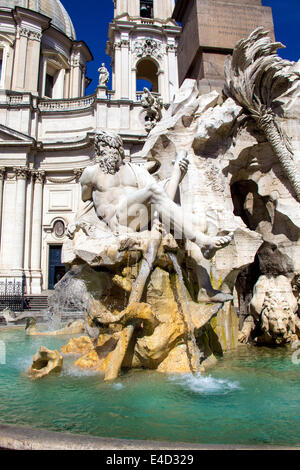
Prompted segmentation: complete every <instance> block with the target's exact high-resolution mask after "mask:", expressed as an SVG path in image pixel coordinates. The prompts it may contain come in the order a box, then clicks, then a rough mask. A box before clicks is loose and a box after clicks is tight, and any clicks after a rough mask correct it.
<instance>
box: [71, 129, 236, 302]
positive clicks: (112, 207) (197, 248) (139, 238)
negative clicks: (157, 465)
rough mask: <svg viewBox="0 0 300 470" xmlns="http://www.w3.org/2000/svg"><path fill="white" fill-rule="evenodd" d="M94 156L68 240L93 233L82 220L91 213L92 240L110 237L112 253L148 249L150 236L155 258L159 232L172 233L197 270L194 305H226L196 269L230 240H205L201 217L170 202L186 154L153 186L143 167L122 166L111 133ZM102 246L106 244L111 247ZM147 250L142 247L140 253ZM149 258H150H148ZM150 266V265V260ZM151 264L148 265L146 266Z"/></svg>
mask: <svg viewBox="0 0 300 470" xmlns="http://www.w3.org/2000/svg"><path fill="white" fill-rule="evenodd" d="M95 153H96V159H95V160H96V161H95V163H94V165H92V166H89V167H87V168H86V169H85V170H84V172H83V174H82V176H81V178H80V183H81V190H82V201H83V203H84V205H83V207H82V209H81V210H80V211H79V212H78V214H77V216H76V221H75V223H73V224H71V225H69V227H68V231H67V234H68V236H69V237H70V238H72V237H74V234H75V232H76V231H77V230H78V229H80V228H81V229H82V230H84V231H85V233H86V234H87V236H91V235H92V234H93V233H96V232H97V228H96V227H95V226H93V224H88V223H87V222H86V221H84V220H83V219H84V216H86V214H87V213H88V212H90V211H91V210H92V211H94V212H95V213H96V215H97V218H98V220H99V221H100V222H101V224H102V228H101V230H102V235H101V234H100V235H98V237H103V240H105V239H106V240H107V238H108V234H110V235H111V236H112V237H114V239H115V240H116V239H118V243H119V244H118V248H117V250H118V252H121V251H122V250H124V249H126V248H128V247H130V246H131V247H133V246H136V244H137V243H141V244H143V243H144V244H145V242H146V244H148V245H149V244H150V245H151V242H153V240H154V239H155V236H154V235H156V238H157V240H158V243H157V241H156V248H154V249H153V250H150V251H152V252H155V251H156V252H157V249H158V245H159V244H160V241H161V233H162V232H164V233H165V235H167V236H168V235H169V234H170V232H172V234H173V235H174V238H176V234H180V235H181V236H182V238H183V242H184V243H187V244H188V250H189V253H191V256H192V258H193V260H194V261H195V262H196V265H197V266H198V268H199V269H198V271H197V277H198V280H199V284H201V286H200V287H201V289H200V291H201V299H199V300H201V301H215V302H225V301H228V300H231V299H232V296H231V295H229V294H224V293H222V292H220V291H217V290H214V289H213V288H212V286H211V283H210V279H209V276H208V273H207V270H206V269H204V268H203V267H201V263H202V261H203V260H204V259H205V258H206V259H210V258H211V257H213V256H214V254H215V253H216V251H217V250H220V249H222V248H224V247H225V246H227V245H228V244H229V243H230V242H231V240H232V236H233V235H232V233H229V234H226V235H222V236H210V235H209V234H207V233H205V232H206V231H207V227H206V221H205V217H204V216H199V215H196V214H187V213H185V212H184V210H183V208H182V207H181V206H180V205H178V204H176V203H175V202H174V198H175V195H176V192H177V189H178V186H179V184H180V182H181V181H182V179H183V178H184V176H185V174H186V172H187V170H188V165H189V161H188V158H187V154H186V152H185V151H181V152H179V153H178V155H177V157H176V160H175V163H174V167H173V173H172V175H171V177H170V178H168V179H167V180H164V181H160V182H157V181H156V180H155V178H154V177H153V176H152V175H151V174H150V173H149V172H148V171H147V169H146V168H145V167H143V166H139V165H136V164H133V163H127V162H125V160H124V148H123V142H122V139H121V137H120V136H119V135H117V134H115V133H114V132H104V131H103V132H100V133H98V134H96V137H95ZM151 214H152V215H154V217H153V218H152V226H153V227H156V229H157V230H155V229H154V231H153V229H152V232H150V239H149V238H148V241H147V234H148V237H149V231H148V226H149V223H150V222H151ZM107 243H108V244H110V245H111V244H112V242H111V241H109V242H107ZM144 248H145V247H144ZM147 249H148V247H146V248H145V249H144V251H147ZM148 251H149V250H148ZM151 256H152V257H153V253H152V255H151ZM154 257H155V256H154ZM151 262H152V263H153V260H152V261H151ZM151 262H149V260H148V262H147V263H148V266H149V265H151ZM150 270H151V267H150ZM148 274H149V272H148ZM146 278H147V275H146ZM145 282H146V279H144V280H142V281H141V284H142V285H141V286H140V288H139V289H137V290H136V291H137V292H142V290H143V288H144V285H145ZM139 297H140V295H139V294H137V293H136V294H135V298H134V301H136V302H139V301H140V298H139Z"/></svg>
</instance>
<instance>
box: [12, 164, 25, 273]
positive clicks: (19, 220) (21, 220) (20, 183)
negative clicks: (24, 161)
mask: <svg viewBox="0 0 300 470" xmlns="http://www.w3.org/2000/svg"><path fill="white" fill-rule="evenodd" d="M14 171H15V173H16V177H17V194H16V211H15V234H14V238H15V245H14V266H15V269H16V270H17V271H19V272H20V275H21V273H22V271H23V265H24V237H25V212H26V211H25V207H26V179H27V169H26V168H14Z"/></svg>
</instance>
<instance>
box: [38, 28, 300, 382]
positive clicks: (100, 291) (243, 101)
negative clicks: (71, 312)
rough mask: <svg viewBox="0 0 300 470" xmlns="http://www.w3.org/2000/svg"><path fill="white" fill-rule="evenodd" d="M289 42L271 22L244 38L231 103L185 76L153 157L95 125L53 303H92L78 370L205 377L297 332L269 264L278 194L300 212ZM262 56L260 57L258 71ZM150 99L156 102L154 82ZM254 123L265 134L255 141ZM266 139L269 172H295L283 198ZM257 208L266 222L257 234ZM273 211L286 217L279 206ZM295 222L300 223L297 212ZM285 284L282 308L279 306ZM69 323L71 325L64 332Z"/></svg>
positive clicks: (150, 144) (283, 249)
mask: <svg viewBox="0 0 300 470" xmlns="http://www.w3.org/2000/svg"><path fill="white" fill-rule="evenodd" d="M279 46H280V45H279V44H272V42H271V40H270V39H269V38H267V36H266V33H265V32H264V31H263V30H262V29H261V28H260V29H258V30H256V31H255V32H253V33H252V35H250V37H249V38H248V39H247V40H244V41H241V42H240V43H238V44H237V46H236V48H235V50H234V54H233V57H232V59H228V61H227V63H226V66H225V75H226V86H225V88H224V93H225V94H226V96H227V98H223V102H222V103H221V97H220V96H219V94H218V93H217V92H211V93H209V94H207V95H199V92H198V88H197V85H196V82H195V81H194V80H191V79H187V80H185V82H184V83H183V85H182V86H181V88H180V89H179V90H178V92H177V93H176V95H175V97H174V100H173V102H172V103H171V106H170V108H169V109H168V111H167V112H166V113H165V115H164V117H162V116H161V115H160V117H159V119H160V120H158V121H157V123H156V125H155V126H154V127H153V129H152V130H151V131H150V132H149V135H148V138H147V140H146V143H145V145H144V148H143V150H142V155H143V157H144V159H145V161H147V162H148V164H147V165H146V166H139V165H137V164H134V163H132V162H127V161H126V160H125V158H124V149H123V142H122V140H121V138H120V136H118V135H117V134H115V133H114V132H106V131H100V132H98V133H97V134H96V136H95V158H94V162H93V164H92V165H91V166H89V167H87V168H86V169H85V171H84V172H83V174H82V177H81V179H80V184H81V190H82V203H81V207H80V208H79V210H78V213H77V215H76V218H75V220H74V222H73V223H71V224H70V225H69V227H68V240H67V241H66V242H65V244H64V247H63V262H64V263H65V264H66V265H67V266H68V268H69V270H68V273H67V274H66V275H65V277H64V278H63V279H62V280H61V281H60V282H59V283H58V284H57V287H56V293H55V294H54V296H53V299H52V310H53V311H54V310H58V311H59V309H62V308H64V307H65V305H66V304H68V302H69V303H70V302H71V303H72V304H73V305H75V306H77V307H78V308H80V310H81V311H83V312H85V318H86V320H85V333H86V334H85V336H83V337H82V339H81V340H77V341H76V342H74V340H71V342H70V343H69V344H67V345H66V346H65V348H64V351H65V353H67V352H68V353H69V354H71V353H74V352H78V350H80V351H81V352H82V353H83V355H82V357H80V358H79V359H77V360H76V363H75V364H76V366H77V367H80V368H83V369H85V368H88V369H92V370H96V371H98V372H99V373H102V374H104V378H105V381H108V380H114V379H116V378H117V377H118V375H119V374H120V373H121V370H122V369H124V370H125V369H126V370H128V369H132V368H133V369H136V368H146V369H155V370H157V371H159V372H164V373H173V372H176V373H178V372H180V373H188V372H192V373H197V372H198V371H200V370H201V371H205V370H206V369H207V368H208V367H210V366H211V365H215V364H216V361H217V356H219V355H220V354H221V353H223V352H225V351H226V350H230V349H232V348H235V347H237V344H238V341H240V342H241V343H248V342H249V341H252V340H253V341H255V342H256V343H257V344H286V343H291V342H293V341H296V340H297V339H298V336H297V334H298V332H300V326H299V325H300V320H299V318H298V316H297V314H296V311H297V308H298V307H297V306H298V304H297V300H296V298H295V295H294V294H293V291H292V285H291V282H290V279H289V278H290V274H289V273H288V272H286V273H284V272H282V271H281V272H280V273H279V272H278V269H277V268H274V264H276V263H279V264H280V263H282V261H277V258H278V257H274V260H273V266H272V268H271V269H268V268H264V266H263V262H261V261H260V259H261V257H262V256H263V254H264V251H265V250H266V249H267V247H268V245H270V242H271V238H270V235H269V234H268V233H267V231H266V229H265V228H264V227H265V226H266V224H265V222H264V219H263V217H264V211H266V210H267V211H269V212H270V207H271V204H272V207H273V209H272V210H273V214H275V213H276V211H277V213H278V214H281V215H280V216H281V217H283V216H284V217H287V215H288V214H289V215H290V209H289V208H287V205H286V204H285V203H284V200H286V198H287V197H288V198H289V199H288V200H289V203H290V204H291V205H292V206H295V211H296V209H297V211H298V201H297V199H298V192H297V191H298V189H297V188H298V170H297V167H296V164H295V163H291V162H294V160H295V156H294V155H293V149H292V148H291V146H290V145H289V144H288V143H287V142H288V141H287V138H286V137H285V131H284V125H285V121H282V122H279V117H278V115H277V114H276V111H277V112H278V109H279V107H280V109H281V111H282V110H283V109H284V104H285V102H286V101H287V102H288V104H289V106H291V103H293V100H292V98H291V96H293V93H296V91H297V86H298V83H299V80H298V79H299V74H298V72H297V71H296V68H295V65H294V64H293V63H290V62H287V61H283V60H281V59H280V58H279V57H278V56H277V55H276V53H275V50H276V48H278V47H279ZM257 50H259V54H258V55H257ZM270 53H271V56H272V60H270ZM244 56H245V57H246V58H247V60H246V61H245V62H243V57H244ZM251 60H253V61H254V64H256V62H255V61H256V60H257V61H259V63H257V66H255V67H253V70H252V68H251V67H252V66H251ZM279 72H280V73H279ZM249 80H251V83H250V85H251V86H250V85H249ZM271 80H273V86H272V89H270V88H269V84H270V82H271ZM146 92H147V93H146ZM145 96H147V97H148V98H147V99H148V101H149V100H150V101H151V93H150V92H149V90H145ZM220 103H221V104H220ZM269 122H270V124H268V123H269ZM246 123H247V127H246ZM254 123H257V126H258V130H259V131H260V132H261V133H262V135H261V136H260V138H259V142H258V144H256V145H255V143H254V142H253V136H254V135H255V134H254V132H255V131H254V129H253V125H254ZM263 135H265V138H266V139H267V140H266V142H265V143H261V141H263ZM279 137H280V138H281V140H280V144H279V142H278V139H279ZM250 143H251V146H250V147H249V145H250ZM261 146H263V148H264V151H266V152H267V153H268V152H269V153H272V152H274V158H275V157H276V159H277V160H276V161H275V160H274V162H272V163H269V164H268V165H269V166H268V168H269V172H270V173H271V172H272V171H275V174H277V173H276V171H277V170H275V168H276V165H277V166H278V165H279V166H282V168H283V171H284V175H285V178H286V179H285V180H284V185H283V184H282V183H279V181H280V180H278V181H276V188H278V190H279V197H278V198H277V199H276V201H275V200H274V191H273V189H272V188H273V186H272V184H273V185H274V184H275V183H274V182H273V181H272V183H271V186H270V184H269V186H268V185H267V182H265V178H266V177H265V171H266V170H265V168H264V166H262V168H260V165H264V163H263V162H261V163H260V159H259V154H258V152H259V149H260V147H261ZM287 152H289V155H287ZM252 154H253V155H255V159H253V157H252ZM268 158H269V160H270V158H271V157H268ZM270 161H271V160H270ZM148 169H149V171H148ZM278 171H279V170H278ZM253 172H255V173H253ZM254 174H255V181H256V182H257V181H258V182H260V180H262V181H263V183H262V184H261V186H262V187H263V188H264V189H263V194H264V198H268V202H267V205H266V209H264V211H263V210H260V212H259V211H256V210H255V207H254V202H253V201H254V198H255V197H256V199H258V198H259V197H260V198H262V196H260V193H259V191H260V189H259V187H258V189H257V190H256V191H258V192H257V196H254V195H253V192H251V191H250V187H251V184H252V182H253V178H254V177H253V175H254ZM273 179H274V180H275V179H276V180H277V179H278V178H276V177H275V176H274V178H273ZM281 179H282V177H281ZM241 184H243V185H244V186H245V187H246V189H245V190H244V192H245V191H248V193H247V192H246V199H245V201H244V202H243V197H244V196H243V192H242V193H241V194H240V195H238V194H237V193H236V189H235V188H237V186H238V185H241ZM257 184H258V183H257ZM247 185H248V186H247ZM280 185H281V186H280ZM239 187H240V186H239ZM247 188H249V189H247ZM268 188H269V189H268ZM268 191H271V193H270V196H268ZM280 191H281V192H280ZM261 201H262V200H261ZM251 204H252V206H251ZM261 204H263V202H261ZM250 206H251V207H250ZM275 207H276V209H275ZM247 211H248V212H250V214H251V216H248V219H247V217H246V212H247ZM251 211H252V212H251ZM274 211H275V213H274ZM251 217H252V219H253V218H256V219H258V220H257V228H256V230H255V229H254V222H251V220H250V219H251ZM272 217H273V223H274V224H276V217H277V219H278V217H279V216H276V215H273V216H272ZM297 220H298V221H299V219H297ZM249 221H250V222H249ZM290 223H291V224H292V223H293V224H296V217H294V218H293V220H291V221H290ZM259 224H261V225H259ZM274 227H275V225H274ZM276 227H277V228H276V230H277V232H279V233H283V231H282V228H280V226H279V225H278V224H277V226H276ZM285 236H286V238H288V233H286V235H285ZM272 243H275V240H274V237H273V240H272ZM295 249H296V245H295V244H294V243H293V241H292V240H289V242H288V243H287V240H285V241H282V243H277V250H278V251H279V252H280V256H281V257H283V258H284V257H285V258H286V259H287V258H288V257H289V254H290V252H291V250H295ZM257 258H258V259H259V263H260V267H259V268H258V269H257V271H258V273H256V279H254V281H255V282H256V286H254V284H255V282H253V279H250V278H249V282H250V283H251V282H253V284H252V286H253V288H254V290H253V298H252V301H251V302H250V303H249V310H247V314H246V315H244V317H242V316H241V317H240V320H239V323H240V325H238V319H237V317H236V310H237V309H239V310H242V309H243V301H242V297H241V292H240V290H241V289H240V285H241V280H242V277H243V276H247V270H248V271H249V270H250V268H251V266H254V265H255V263H257ZM294 263H295V266H294V267H293V268H292V270H293V272H294V271H295V270H297V266H296V264H297V262H296V260H295V262H294ZM276 269H277V272H276ZM289 269H291V268H290V267H289ZM279 274H280V275H279ZM259 276H260V277H259ZM278 293H280V295H281V297H283V299H282V301H281V305H282V308H281V310H280V309H279V308H278V309H276V305H279V303H280V301H279V300H278V295H277V294H278ZM276 299H277V300H276ZM267 312H268V314H267ZM283 312H285V313H283ZM54 316H55V315H54ZM285 317H287V320H285ZM80 325H81V324H80ZM239 326H240V328H239ZM69 328H70V327H69ZM75 330H76V325H75ZM63 331H68V327H66V329H65V330H64V329H60V330H58V333H59V332H63ZM70 331H71V330H70ZM33 334H34V333H33ZM91 344H92V345H93V347H91ZM84 345H86V348H87V349H86V351H85V350H84ZM72 347H74V350H73V349H72Z"/></svg>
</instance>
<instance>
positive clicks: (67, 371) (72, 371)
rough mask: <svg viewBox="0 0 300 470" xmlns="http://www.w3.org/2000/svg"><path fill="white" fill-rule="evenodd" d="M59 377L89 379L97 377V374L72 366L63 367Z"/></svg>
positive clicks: (93, 371)
mask: <svg viewBox="0 0 300 470" xmlns="http://www.w3.org/2000/svg"><path fill="white" fill-rule="evenodd" d="M61 375H64V376H73V377H90V376H93V375H99V372H98V371H96V370H91V369H80V368H79V367H75V366H74V365H72V366H71V365H64V366H63V369H62V372H61Z"/></svg>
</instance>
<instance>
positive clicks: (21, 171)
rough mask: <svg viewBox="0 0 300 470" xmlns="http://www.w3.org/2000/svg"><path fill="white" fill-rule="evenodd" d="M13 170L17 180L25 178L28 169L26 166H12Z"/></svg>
mask: <svg viewBox="0 0 300 470" xmlns="http://www.w3.org/2000/svg"><path fill="white" fill-rule="evenodd" d="M13 170H14V172H15V174H16V177H17V179H18V180H26V178H27V174H28V169H27V168H24V167H14V168H13Z"/></svg>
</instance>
